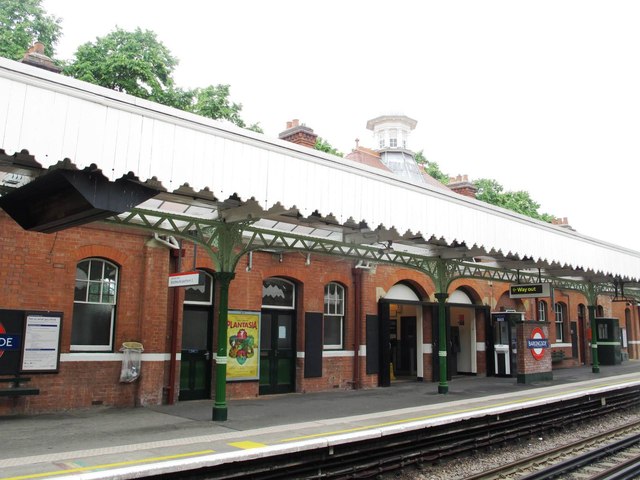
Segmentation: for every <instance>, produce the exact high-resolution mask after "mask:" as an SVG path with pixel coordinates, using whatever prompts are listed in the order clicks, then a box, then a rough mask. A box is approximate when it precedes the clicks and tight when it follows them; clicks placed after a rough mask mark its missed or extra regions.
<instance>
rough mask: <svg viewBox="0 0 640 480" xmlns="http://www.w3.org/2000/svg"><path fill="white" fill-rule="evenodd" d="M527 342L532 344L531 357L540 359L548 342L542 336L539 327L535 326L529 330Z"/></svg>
mask: <svg viewBox="0 0 640 480" xmlns="http://www.w3.org/2000/svg"><path fill="white" fill-rule="evenodd" d="M529 343H530V344H532V345H531V346H532V348H531V355H533V358H535V359H536V360H542V357H544V349H545V347H546V346H547V345H548V344H547V339H546V338H544V332H543V331H542V329H541V328H540V327H536V328H534V329H533V330H532V331H531V339H530V340H529Z"/></svg>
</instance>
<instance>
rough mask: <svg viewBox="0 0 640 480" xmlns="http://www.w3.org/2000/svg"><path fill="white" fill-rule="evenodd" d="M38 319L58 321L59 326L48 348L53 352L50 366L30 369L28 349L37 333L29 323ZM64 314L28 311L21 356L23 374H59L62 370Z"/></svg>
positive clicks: (25, 315)
mask: <svg viewBox="0 0 640 480" xmlns="http://www.w3.org/2000/svg"><path fill="white" fill-rule="evenodd" d="M37 317H44V318H49V319H57V325H55V326H54V328H55V332H54V335H55V337H56V338H55V339H52V341H51V342H50V345H51V346H49V347H48V348H49V349H52V350H53V352H54V353H53V354H52V355H51V358H50V359H49V363H48V364H47V365H48V366H45V367H41V368H29V367H28V366H27V367H25V360H27V359H28V357H27V353H26V352H27V349H28V345H29V342H30V336H33V335H35V331H34V330H33V328H31V327H30V325H29V321H30V320H32V319H35V318H37ZM63 319H64V314H63V313H62V312H49V311H47V312H38V311H31V310H29V311H26V312H25V314H24V325H23V331H22V355H21V356H20V372H21V373H58V372H59V370H60V346H61V341H62V335H61V332H62V322H63Z"/></svg>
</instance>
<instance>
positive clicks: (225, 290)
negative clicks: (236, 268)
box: [211, 272, 236, 422]
mask: <svg viewBox="0 0 640 480" xmlns="http://www.w3.org/2000/svg"><path fill="white" fill-rule="evenodd" d="M213 276H214V278H215V279H216V284H217V285H218V286H219V298H218V348H217V350H216V396H215V402H214V404H213V414H212V417H211V418H212V420H214V421H219V422H223V421H225V420H226V419H227V314H228V312H229V284H230V283H231V280H233V279H234V277H235V276H236V274H235V273H233V272H216V273H215V274H214V275H213Z"/></svg>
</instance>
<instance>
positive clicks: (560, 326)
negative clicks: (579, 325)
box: [555, 302, 567, 343]
mask: <svg viewBox="0 0 640 480" xmlns="http://www.w3.org/2000/svg"><path fill="white" fill-rule="evenodd" d="M555 312H556V342H558V343H562V342H563V341H564V319H565V317H566V316H567V306H566V305H565V304H564V303H562V302H556V305H555Z"/></svg>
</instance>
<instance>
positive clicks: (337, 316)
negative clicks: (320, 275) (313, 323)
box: [322, 282, 345, 349]
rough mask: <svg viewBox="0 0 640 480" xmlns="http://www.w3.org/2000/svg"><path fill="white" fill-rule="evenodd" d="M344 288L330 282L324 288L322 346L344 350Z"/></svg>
mask: <svg viewBox="0 0 640 480" xmlns="http://www.w3.org/2000/svg"><path fill="white" fill-rule="evenodd" d="M344 303H345V302H344V287H343V286H342V285H340V284H339V283H335V282H331V283H328V284H326V285H325V287H324V316H323V323H324V325H323V329H322V331H323V334H322V336H323V345H324V348H325V349H340V348H344Z"/></svg>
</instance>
